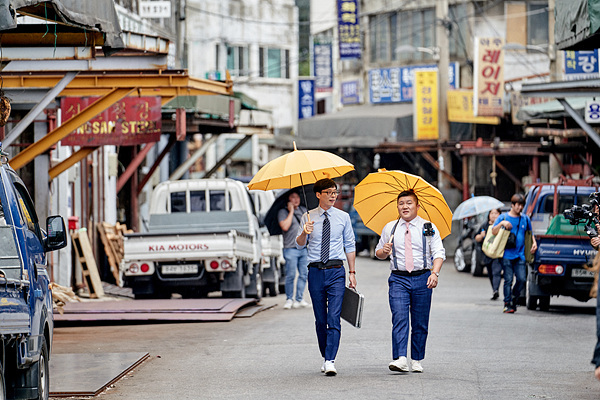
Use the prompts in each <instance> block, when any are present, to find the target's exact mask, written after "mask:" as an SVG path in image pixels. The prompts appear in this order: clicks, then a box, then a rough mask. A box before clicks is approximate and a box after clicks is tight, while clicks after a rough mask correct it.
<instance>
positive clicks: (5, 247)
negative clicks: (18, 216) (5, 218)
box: [0, 225, 21, 279]
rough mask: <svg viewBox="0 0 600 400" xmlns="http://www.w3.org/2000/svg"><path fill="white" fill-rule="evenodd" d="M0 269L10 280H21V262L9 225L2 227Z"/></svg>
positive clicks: (0, 231)
mask: <svg viewBox="0 0 600 400" xmlns="http://www.w3.org/2000/svg"><path fill="white" fill-rule="evenodd" d="M0 269H1V270H2V271H4V273H5V274H6V277H7V278H9V279H21V260H20V259H19V252H18V250H17V244H16V242H15V238H14V236H13V231H12V227H11V226H9V225H0Z"/></svg>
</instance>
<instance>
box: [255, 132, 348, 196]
mask: <svg viewBox="0 0 600 400" xmlns="http://www.w3.org/2000/svg"><path fill="white" fill-rule="evenodd" d="M352 170H354V166H353V165H352V164H350V163H349V162H348V161H346V160H344V159H343V158H341V157H339V156H337V155H335V154H333V153H329V152H327V151H321V150H297V149H296V143H294V151H292V152H291V153H287V154H284V155H282V156H280V157H277V158H276V159H274V160H271V161H269V162H268V163H267V164H265V166H263V167H262V168H261V169H260V170H259V171H258V172H257V173H256V175H254V177H253V178H252V180H251V181H250V183H249V184H248V189H250V190H254V189H258V190H271V189H291V188H295V187H298V186H303V185H307V184H310V183H315V182H316V181H318V180H320V179H323V178H336V177H338V176H342V175H344V174H346V173H347V172H350V171H352Z"/></svg>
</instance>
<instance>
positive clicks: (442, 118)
mask: <svg viewBox="0 0 600 400" xmlns="http://www.w3.org/2000/svg"><path fill="white" fill-rule="evenodd" d="M435 4H436V6H435V20H436V46H437V48H438V49H439V57H440V59H439V60H438V74H439V75H438V76H439V82H438V85H439V101H438V107H439V109H438V115H439V136H438V164H439V170H438V187H439V189H449V188H450V181H449V179H448V178H447V177H446V176H444V174H443V171H446V172H447V173H448V174H450V175H452V159H451V158H450V152H449V151H447V150H442V147H441V145H442V144H443V143H444V142H446V141H448V140H449V139H450V124H449V122H448V108H447V106H446V103H447V98H446V97H447V96H446V92H447V91H448V66H449V63H450V61H449V57H450V55H449V54H448V29H447V22H448V0H436V2H435Z"/></svg>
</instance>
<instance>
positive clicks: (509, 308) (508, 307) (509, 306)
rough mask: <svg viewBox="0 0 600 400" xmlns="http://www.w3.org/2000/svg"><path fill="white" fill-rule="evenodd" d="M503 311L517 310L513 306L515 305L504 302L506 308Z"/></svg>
mask: <svg viewBox="0 0 600 400" xmlns="http://www.w3.org/2000/svg"><path fill="white" fill-rule="evenodd" d="M503 312H504V313H505V314H512V313H514V312H515V309H514V308H513V306H512V305H511V304H510V303H504V310H503Z"/></svg>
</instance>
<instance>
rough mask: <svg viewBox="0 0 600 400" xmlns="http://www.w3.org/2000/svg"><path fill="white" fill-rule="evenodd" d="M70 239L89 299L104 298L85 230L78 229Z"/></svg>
mask: <svg viewBox="0 0 600 400" xmlns="http://www.w3.org/2000/svg"><path fill="white" fill-rule="evenodd" d="M71 238H72V240H73V248H75V253H76V254H77V258H79V261H80V262H81V269H82V271H83V277H84V281H85V284H86V285H87V287H88V290H89V291H90V297H91V298H100V297H102V296H104V289H103V288H102V281H101V280H100V275H99V274H98V267H97V265H96V260H95V259H94V252H93V251H92V246H91V245H90V240H89V239H88V235H87V232H86V230H85V229H80V230H79V231H76V232H73V234H72V235H71Z"/></svg>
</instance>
